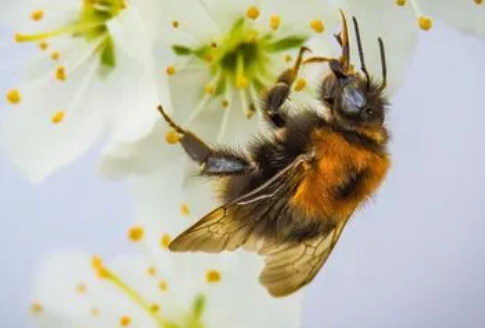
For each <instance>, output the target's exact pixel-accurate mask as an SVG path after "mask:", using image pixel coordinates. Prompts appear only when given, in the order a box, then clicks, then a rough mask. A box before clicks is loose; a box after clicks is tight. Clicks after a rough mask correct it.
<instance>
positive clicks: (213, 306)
mask: <svg viewBox="0 0 485 328" xmlns="http://www.w3.org/2000/svg"><path fill="white" fill-rule="evenodd" d="M233 257H234V258H233V259H231V260H232V263H231V264H229V265H225V266H222V267H221V269H220V271H221V277H222V279H221V282H219V283H218V284H214V285H213V286H210V287H209V288H208V289H207V292H206V294H207V314H206V318H207V320H208V322H207V324H208V326H213V327H216V326H217V327H219V326H221V327H226V326H232V327H240V328H244V327H257V328H265V327H275V328H276V327H288V328H297V327H299V326H300V325H301V314H302V302H303V298H302V296H303V295H302V293H301V292H300V293H298V294H295V295H292V296H289V297H286V298H283V299H277V298H274V297H272V296H271V295H270V294H269V293H268V292H267V291H266V289H265V288H264V287H263V286H262V285H261V284H260V283H259V280H258V276H259V274H260V272H261V269H262V267H263V261H262V258H259V257H258V256H257V255H255V254H249V253H245V252H237V253H235V254H234V255H233ZM226 260H227V259H226ZM234 261H235V262H234ZM221 264H224V262H222V263H221ZM241 268H244V270H241ZM235 282H237V283H235ZM229 299H230V300H231V306H230V307H228V306H227V301H228V300H229ZM256 300H257V301H256ZM234 318H238V319H237V320H234Z"/></svg>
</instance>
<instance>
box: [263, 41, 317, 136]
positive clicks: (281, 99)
mask: <svg viewBox="0 0 485 328" xmlns="http://www.w3.org/2000/svg"><path fill="white" fill-rule="evenodd" d="M307 51H310V49H309V48H306V47H301V48H300V52H299V54H298V58H297V60H296V63H295V65H294V66H293V67H292V68H290V69H288V70H286V71H284V72H283V73H282V74H281V75H280V76H279V77H278V80H277V82H276V84H275V85H274V86H273V87H272V88H271V89H269V91H268V92H267V93H266V95H265V97H264V108H265V110H266V117H267V119H268V120H269V121H270V122H271V123H272V124H273V125H274V126H275V127H276V128H282V127H284V126H285V124H286V119H285V117H284V114H283V113H281V111H280V108H281V106H282V105H283V104H284V103H285V101H286V100H287V99H288V97H289V96H290V91H291V87H292V86H293V83H294V82H295V80H296V78H297V76H298V72H299V71H300V68H301V65H302V62H303V55H304V53H305V52H307Z"/></svg>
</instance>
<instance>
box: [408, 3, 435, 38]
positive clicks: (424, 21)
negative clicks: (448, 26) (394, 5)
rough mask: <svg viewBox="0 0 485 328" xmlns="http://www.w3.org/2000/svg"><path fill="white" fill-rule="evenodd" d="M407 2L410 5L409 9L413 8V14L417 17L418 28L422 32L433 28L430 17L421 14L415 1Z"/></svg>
mask: <svg viewBox="0 0 485 328" xmlns="http://www.w3.org/2000/svg"><path fill="white" fill-rule="evenodd" d="M409 2H410V4H411V7H412V8H413V11H414V12H415V14H416V16H417V17H418V24H419V27H420V28H421V29H422V30H423V31H429V30H430V29H431V28H432V27H433V21H432V19H431V18H430V17H428V16H425V15H423V14H422V12H421V10H420V9H419V6H418V3H417V1H416V0H409Z"/></svg>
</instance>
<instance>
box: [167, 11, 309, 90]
mask: <svg viewBox="0 0 485 328" xmlns="http://www.w3.org/2000/svg"><path fill="white" fill-rule="evenodd" d="M306 40H307V36H298V35H292V36H286V37H283V38H277V37H276V35H275V33H273V32H261V31H258V30H257V29H255V28H254V25H253V24H251V22H248V20H247V19H245V18H241V19H238V20H237V21H236V22H235V23H234V24H233V26H232V28H231V29H230V30H229V33H228V34H227V35H226V36H225V37H223V38H222V39H221V41H220V42H218V43H216V42H213V43H211V44H205V45H202V46H199V47H197V48H190V47H187V46H184V45H173V47H172V49H173V51H174V52H175V54H177V55H179V56H194V57H196V58H197V59H199V60H201V61H203V62H205V63H206V64H207V65H208V67H209V69H210V72H211V75H212V81H211V83H210V86H211V87H212V88H209V89H212V90H213V91H214V93H215V95H216V96H217V95H219V94H222V93H223V92H224V91H225V90H226V89H227V88H231V87H236V88H238V89H247V88H254V90H255V91H256V92H260V91H261V90H262V89H264V88H265V87H267V86H268V83H267V82H268V81H273V82H274V80H275V79H276V77H277V75H278V74H279V73H281V72H279V71H277V68H275V65H274V61H275V60H276V59H275V57H274V55H275V54H277V53H281V52H283V51H288V50H293V49H297V48H299V47H300V46H301V45H303V43H305V41H306Z"/></svg>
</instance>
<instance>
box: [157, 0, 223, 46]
mask: <svg viewBox="0 0 485 328" xmlns="http://www.w3.org/2000/svg"><path fill="white" fill-rule="evenodd" d="M154 10H159V12H158V15H159V25H158V27H157V31H158V40H159V41H161V42H162V43H163V44H169V45H173V44H186V43H187V42H192V43H198V42H204V41H206V40H207V39H209V38H210V37H211V36H213V35H214V34H217V33H218V31H219V28H218V27H217V25H216V24H215V22H214V21H213V19H212V17H211V16H210V15H209V13H208V11H207V10H206V8H205V7H204V5H203V3H202V1H200V0H182V1H168V0H165V1H160V5H159V6H158V8H157V7H155V8H154ZM174 22H177V23H178V27H177V28H174V27H173V24H174Z"/></svg>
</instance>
